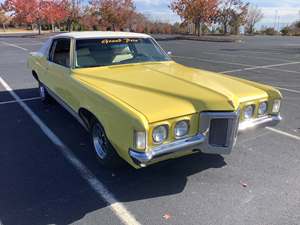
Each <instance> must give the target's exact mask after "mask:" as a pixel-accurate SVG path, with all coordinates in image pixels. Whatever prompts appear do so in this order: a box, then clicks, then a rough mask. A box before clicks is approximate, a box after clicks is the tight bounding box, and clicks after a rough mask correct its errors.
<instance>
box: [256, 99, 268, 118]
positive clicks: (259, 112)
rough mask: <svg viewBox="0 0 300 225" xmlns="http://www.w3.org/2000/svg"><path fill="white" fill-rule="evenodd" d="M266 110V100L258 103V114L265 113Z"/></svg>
mask: <svg viewBox="0 0 300 225" xmlns="http://www.w3.org/2000/svg"><path fill="white" fill-rule="evenodd" d="M267 111H268V103H267V102H262V103H260V105H259V108H258V114H259V115H260V116H262V115H265V114H267Z"/></svg>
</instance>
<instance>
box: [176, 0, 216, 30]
mask: <svg viewBox="0 0 300 225" xmlns="http://www.w3.org/2000/svg"><path fill="white" fill-rule="evenodd" d="M218 4H219V1H218V0H172V2H171V5H170V8H171V9H172V10H173V11H174V12H175V13H177V14H178V15H179V16H180V17H181V19H182V20H183V21H184V22H186V23H189V22H192V23H193V24H194V25H195V27H196V30H195V32H197V34H198V35H201V25H203V24H211V23H212V22H213V21H214V20H215V18H216V15H217V13H218Z"/></svg>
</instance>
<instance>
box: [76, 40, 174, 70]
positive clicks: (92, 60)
mask: <svg viewBox="0 0 300 225" xmlns="http://www.w3.org/2000/svg"><path fill="white" fill-rule="evenodd" d="M169 60H171V59H170V58H169V56H168V55H167V54H166V53H165V52H164V51H163V50H162V49H161V48H160V47H159V46H158V45H157V44H156V43H155V42H154V41H153V40H152V39H151V38H106V39H83V40H77V41H76V67H77V68H87V67H99V66H112V65H119V64H131V63H142V62H161V61H169Z"/></svg>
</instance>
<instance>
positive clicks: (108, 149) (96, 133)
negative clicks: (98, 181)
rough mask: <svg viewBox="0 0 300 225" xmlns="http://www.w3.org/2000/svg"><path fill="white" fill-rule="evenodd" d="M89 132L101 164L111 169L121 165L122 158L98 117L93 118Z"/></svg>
mask: <svg viewBox="0 0 300 225" xmlns="http://www.w3.org/2000/svg"><path fill="white" fill-rule="evenodd" d="M89 133H90V139H91V144H92V146H93V149H94V153H95V155H96V157H97V159H98V161H99V162H100V164H101V165H102V166H104V167H107V168H110V169H114V168H118V167H120V166H121V165H122V160H121V158H120V157H119V155H118V154H117V152H116V150H115V149H114V147H113V146H112V144H111V143H110V141H109V140H108V138H107V136H106V134H105V131H104V128H103V126H102V125H101V124H100V122H99V121H98V120H97V119H92V121H91V123H90V132H89Z"/></svg>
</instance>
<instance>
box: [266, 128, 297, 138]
mask: <svg viewBox="0 0 300 225" xmlns="http://www.w3.org/2000/svg"><path fill="white" fill-rule="evenodd" d="M266 129H268V130H270V131H273V132H275V133H277V134H281V135H284V136H286V137H289V138H293V139H296V140H298V141H300V137H299V136H296V135H293V134H290V133H287V132H284V131H281V130H278V129H275V128H272V127H267V128H266Z"/></svg>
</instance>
